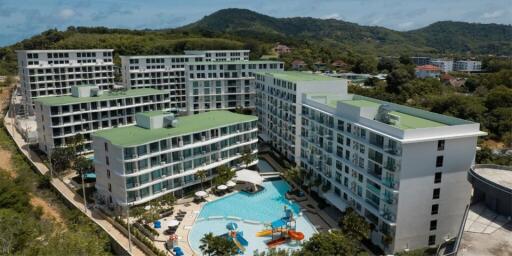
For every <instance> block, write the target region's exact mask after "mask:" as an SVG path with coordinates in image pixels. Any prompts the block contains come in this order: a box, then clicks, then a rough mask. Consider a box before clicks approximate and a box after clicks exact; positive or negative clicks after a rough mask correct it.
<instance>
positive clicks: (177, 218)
mask: <svg viewBox="0 0 512 256" xmlns="http://www.w3.org/2000/svg"><path fill="white" fill-rule="evenodd" d="M183 218H185V216H176V218H175V219H176V220H179V221H182V220H183Z"/></svg>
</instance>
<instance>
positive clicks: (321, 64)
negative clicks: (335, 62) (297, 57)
mask: <svg viewBox="0 0 512 256" xmlns="http://www.w3.org/2000/svg"><path fill="white" fill-rule="evenodd" d="M313 67H314V68H315V70H316V71H325V70H326V69H327V65H326V64H325V62H322V61H317V62H315V63H313Z"/></svg>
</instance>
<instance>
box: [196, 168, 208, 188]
mask: <svg viewBox="0 0 512 256" xmlns="http://www.w3.org/2000/svg"><path fill="white" fill-rule="evenodd" d="M207 175H208V172H207V171H206V170H198V171H197V172H196V177H197V178H199V180H201V190H204V189H203V183H204V180H206V177H207Z"/></svg>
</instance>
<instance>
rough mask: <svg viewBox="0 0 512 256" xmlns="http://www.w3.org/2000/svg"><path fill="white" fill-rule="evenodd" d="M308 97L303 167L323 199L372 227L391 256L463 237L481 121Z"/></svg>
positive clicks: (367, 101)
mask: <svg viewBox="0 0 512 256" xmlns="http://www.w3.org/2000/svg"><path fill="white" fill-rule="evenodd" d="M302 98H303V102H302V115H301V119H302V127H301V129H302V133H301V139H302V142H301V143H302V145H301V154H300V159H301V163H300V165H301V167H302V168H303V169H305V170H306V172H307V173H308V174H307V175H306V176H309V177H310V178H309V179H308V181H306V182H308V183H309V184H319V185H318V186H317V188H315V190H316V191H317V192H318V193H319V194H320V196H322V197H323V198H325V199H326V200H327V201H328V202H330V203H331V204H332V205H334V206H335V207H337V208H338V209H340V210H341V211H343V210H345V208H346V207H352V208H354V209H355V210H356V211H357V212H358V213H359V214H360V215H362V216H364V217H365V218H366V219H367V220H368V221H370V222H371V223H373V224H374V225H375V227H376V228H375V229H374V232H372V236H371V238H372V241H373V242H374V243H375V244H377V245H379V246H381V247H382V248H383V249H384V250H385V251H386V253H388V254H391V253H395V252H398V251H403V250H406V249H411V250H412V249H418V248H424V247H429V246H437V245H439V244H442V243H444V242H445V241H447V240H448V239H451V238H454V237H455V236H457V234H458V231H459V228H460V227H461V224H462V221H463V218H464V213H465V210H466V207H467V206H468V205H469V203H470V196H471V186H470V184H469V183H468V182H467V173H468V170H469V169H470V167H471V166H472V164H473V163H474V157H475V150H476V142H477V137H478V136H481V135H485V133H483V132H480V130H479V124H478V123H473V122H469V121H465V120H461V119H457V118H453V117H448V116H444V115H440V114H435V113H431V112H427V111H423V110H419V109H414V108H410V107H405V106H401V105H397V104H393V103H389V102H384V101H379V100H375V99H372V98H367V97H363V96H358V95H351V94H347V93H346V91H345V92H340V93H339V94H338V95H336V94H334V93H332V92H331V93H329V94H325V93H323V94H322V93H310V94H307V95H304V96H303V97H302Z"/></svg>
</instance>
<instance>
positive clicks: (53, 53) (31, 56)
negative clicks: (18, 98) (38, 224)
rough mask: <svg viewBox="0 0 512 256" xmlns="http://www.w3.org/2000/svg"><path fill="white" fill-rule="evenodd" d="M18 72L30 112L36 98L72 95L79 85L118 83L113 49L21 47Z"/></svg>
mask: <svg viewBox="0 0 512 256" xmlns="http://www.w3.org/2000/svg"><path fill="white" fill-rule="evenodd" d="M16 54H17V58H18V72H19V77H20V84H21V92H22V96H23V100H24V103H25V106H26V110H27V111H28V114H30V115H32V114H33V100H34V99H37V98H41V97H48V96H59V95H70V94H71V87H72V86H75V85H84V84H87V85H96V86H98V87H99V88H100V89H102V90H106V89H110V88H112V87H113V85H114V71H113V70H114V68H113V67H114V62H113V50H112V49H91V50H85V49H81V50H19V51H16Z"/></svg>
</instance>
